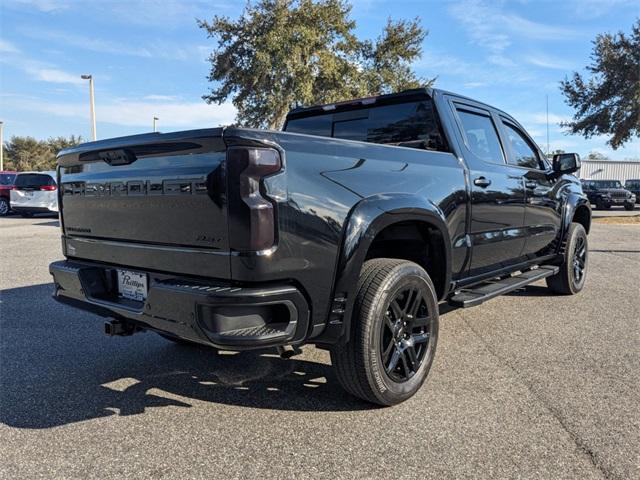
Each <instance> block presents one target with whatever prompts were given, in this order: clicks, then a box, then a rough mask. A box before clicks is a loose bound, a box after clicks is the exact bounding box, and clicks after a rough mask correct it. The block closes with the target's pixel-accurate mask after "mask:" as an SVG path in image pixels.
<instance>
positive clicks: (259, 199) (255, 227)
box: [227, 147, 282, 252]
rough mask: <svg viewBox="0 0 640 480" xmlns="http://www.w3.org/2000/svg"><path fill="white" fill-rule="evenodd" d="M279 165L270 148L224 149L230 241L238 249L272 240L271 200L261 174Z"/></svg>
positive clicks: (264, 246) (265, 244)
mask: <svg viewBox="0 0 640 480" xmlns="http://www.w3.org/2000/svg"><path fill="white" fill-rule="evenodd" d="M281 168H282V162H281V160H280V154H279V153H278V151H277V150H274V149H271V148H254V147H230V148H229V149H228V150H227V179H228V180H227V181H228V190H227V191H228V200H229V202H228V205H229V207H228V208H229V244H230V246H231V248H232V249H234V250H237V251H245V252H247V251H249V252H256V251H260V250H266V249H268V248H271V247H272V246H273V245H274V244H275V240H276V237H275V236H276V232H275V211H274V203H273V200H272V199H271V198H269V197H268V195H267V193H266V191H265V189H264V185H263V179H264V177H266V176H268V175H271V174H274V173H276V172H278V171H280V169H281Z"/></svg>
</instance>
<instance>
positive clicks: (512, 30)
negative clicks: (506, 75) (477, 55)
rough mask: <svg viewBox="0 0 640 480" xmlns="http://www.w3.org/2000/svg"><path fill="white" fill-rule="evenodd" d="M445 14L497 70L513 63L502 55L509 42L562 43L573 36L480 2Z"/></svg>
mask: <svg viewBox="0 0 640 480" xmlns="http://www.w3.org/2000/svg"><path fill="white" fill-rule="evenodd" d="M449 13H450V14H451V15H452V16H453V17H454V19H456V20H457V21H458V22H460V24H461V25H462V27H463V28H464V29H465V30H466V31H467V33H468V35H469V37H470V38H471V40H472V41H473V42H474V43H475V44H477V45H479V46H481V47H483V48H484V49H486V50H487V52H488V54H489V55H488V57H487V60H488V61H489V62H490V63H492V64H494V65H498V66H502V67H510V66H515V65H516V63H515V62H514V61H513V60H512V59H510V58H508V57H507V56H506V54H505V52H506V51H507V50H508V48H509V47H510V46H511V45H512V44H513V43H514V42H513V38H514V37H515V38H522V39H529V40H538V41H540V40H546V41H553V40H563V39H566V38H567V37H572V36H575V35H576V33H577V32H575V30H573V29H572V28H569V27H567V26H564V25H563V26H556V25H548V24H544V23H540V22H534V21H532V20H529V19H527V18H524V17H522V16H520V15H516V14H514V13H508V12H504V11H503V9H502V8H501V6H500V4H499V3H490V2H486V1H484V0H461V1H459V2H456V3H454V4H452V5H451V6H450V7H449Z"/></svg>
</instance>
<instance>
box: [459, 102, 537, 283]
mask: <svg viewBox="0 0 640 480" xmlns="http://www.w3.org/2000/svg"><path fill="white" fill-rule="evenodd" d="M451 105H452V107H453V109H454V112H455V116H456V121H457V123H458V126H459V132H457V133H458V135H457V136H458V137H459V140H460V141H461V142H460V143H462V147H461V149H462V150H463V152H464V157H465V160H466V161H467V166H468V168H469V181H470V183H471V185H470V190H471V221H470V228H469V238H470V241H471V248H472V251H471V264H470V272H469V274H470V276H476V275H482V274H484V273H487V272H491V271H494V270H498V269H501V268H504V267H508V266H509V265H511V264H514V263H517V262H518V261H519V260H520V256H521V252H522V250H523V248H524V244H525V232H524V216H525V192H524V179H523V172H522V170H521V169H520V168H517V167H513V166H511V165H509V164H507V162H506V154H505V149H504V147H503V145H502V143H501V141H500V136H499V134H498V129H497V122H498V121H499V119H497V118H496V116H495V115H493V114H492V113H491V112H490V111H489V110H487V109H485V108H482V107H481V106H479V105H475V104H473V103H471V102H469V103H467V102H466V101H463V102H459V101H458V100H454V101H452V102H451Z"/></svg>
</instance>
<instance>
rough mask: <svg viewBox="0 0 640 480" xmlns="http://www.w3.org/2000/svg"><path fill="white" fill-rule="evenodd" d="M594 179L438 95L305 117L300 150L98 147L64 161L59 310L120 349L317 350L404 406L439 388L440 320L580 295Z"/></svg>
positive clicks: (500, 122) (358, 103)
mask: <svg viewBox="0 0 640 480" xmlns="http://www.w3.org/2000/svg"><path fill="white" fill-rule="evenodd" d="M579 167H580V161H579V158H578V156H577V155H575V154H561V155H556V156H555V157H554V158H553V161H552V162H551V163H549V162H548V161H547V159H546V158H545V155H544V154H543V153H542V151H541V150H540V149H539V147H538V146H537V145H536V144H535V142H534V141H533V140H532V139H531V137H530V136H529V135H528V134H527V132H526V131H525V129H524V128H523V127H522V126H521V125H520V124H519V123H518V122H517V121H516V120H515V119H514V118H512V117H511V116H509V115H508V114H506V113H505V112H502V111H500V110H498V109H496V108H493V107H490V106H488V105H485V104H483V103H480V102H477V101H475V100H471V99H469V98H465V97H462V96H459V95H456V94H453V93H448V92H445V91H441V90H436V89H418V90H411V91H406V92H401V93H397V94H391V95H380V96H376V97H371V98H365V99H358V100H352V101H347V102H341V103H335V104H331V105H321V106H313V107H307V108H296V109H294V110H292V111H291V112H289V114H288V116H287V118H286V123H285V124H284V127H283V131H265V130H254V129H249V128H236V127H227V128H209V129H203V130H191V131H184V132H177V133H164V134H161V133H150V134H143V135H137V136H130V137H123V138H117V139H111V140H103V141H97V142H91V143H85V144H82V145H79V146H76V147H72V148H70V149H67V150H64V151H62V152H61V153H60V154H59V155H58V184H59V186H60V188H59V204H60V221H61V229H62V248H63V252H64V255H65V257H66V260H64V261H58V262H55V263H52V264H51V265H50V272H51V274H52V275H53V277H54V285H55V293H54V297H55V298H56V299H57V300H58V301H60V302H62V303H65V304H68V305H71V306H74V307H78V308H80V309H83V310H88V311H91V312H94V313H97V314H99V315H101V316H103V317H108V318H110V320H109V321H107V323H105V327H106V332H107V333H108V334H111V335H130V334H132V333H135V332H138V331H143V330H149V331H154V332H156V333H159V334H161V335H162V336H164V337H166V338H168V339H170V340H174V341H177V342H181V343H196V344H203V345H207V346H211V347H215V348H218V349H229V350H243V349H252V348H264V347H277V348H278V349H279V350H280V351H281V353H282V354H283V356H285V355H287V354H291V353H292V352H297V351H299V347H300V346H301V345H302V344H314V345H316V346H318V347H320V348H324V349H327V350H329V351H330V354H331V361H332V364H333V366H334V368H335V372H336V376H337V378H338V380H339V382H340V384H341V385H342V386H343V387H344V388H345V389H346V390H347V391H348V392H350V393H351V394H353V395H355V396H357V397H360V398H362V399H364V400H367V401H369V402H373V403H377V404H381V405H393V404H397V403H399V402H402V401H404V400H406V399H407V398H409V397H411V396H412V395H413V394H414V393H415V392H416V391H417V390H418V389H419V388H420V386H421V385H422V384H423V382H424V381H425V378H426V377H427V374H428V372H429V369H430V367H431V365H432V362H433V359H434V355H435V351H436V343H437V339H438V318H439V317H438V308H439V304H440V303H444V302H449V303H450V304H452V305H454V306H458V307H472V306H475V305H478V304H481V303H482V302H484V301H486V300H489V299H491V298H493V297H496V296H498V295H501V294H505V293H507V292H511V291H513V290H516V289H519V288H522V287H524V286H525V285H527V284H530V283H532V282H535V281H538V280H542V279H546V283H547V285H548V287H549V289H550V290H551V291H552V292H555V293H558V294H564V295H569V294H576V293H578V292H580V290H581V289H582V288H583V286H584V283H585V278H586V273H587V262H588V256H587V255H588V249H587V234H588V232H589V228H590V224H591V210H590V205H589V201H588V199H587V197H586V196H585V195H584V193H583V192H582V188H581V185H580V182H579V180H578V179H577V178H576V177H575V176H573V175H572V173H573V172H575V171H577V169H578V168H579ZM513 301H517V299H516V298H514V299H513ZM528 320H530V319H527V318H523V321H528Z"/></svg>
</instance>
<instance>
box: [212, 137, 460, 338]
mask: <svg viewBox="0 0 640 480" xmlns="http://www.w3.org/2000/svg"><path fill="white" fill-rule="evenodd" d="M225 141H226V142H227V144H228V145H232V144H235V143H238V144H247V143H251V142H255V143H257V144H261V145H272V146H276V147H277V148H279V149H280V150H281V154H282V155H283V157H284V158H283V160H284V169H285V174H284V175H276V176H275V177H273V179H272V182H271V183H270V182H269V180H267V187H268V189H269V190H270V192H271V191H272V190H275V191H277V192H286V193H284V195H282V198H280V199H279V200H278V210H277V211H278V216H279V218H278V228H279V237H278V244H277V248H276V249H275V250H274V251H273V252H271V254H270V255H269V256H252V257H249V256H237V257H234V258H233V259H232V267H231V270H232V277H233V278H234V280H242V281H251V280H252V279H255V278H260V279H261V280H268V279H274V280H275V279H282V278H287V277H289V278H291V279H294V280H295V281H298V282H300V283H301V284H302V286H303V287H304V290H305V291H306V292H307V294H308V295H309V297H310V298H309V299H310V301H311V304H312V316H313V323H314V324H315V326H316V330H319V329H321V328H322V327H323V326H324V325H325V323H326V321H327V318H328V313H329V306H330V302H331V299H332V289H333V285H334V282H335V279H336V277H337V276H338V275H339V273H340V272H339V269H340V268H342V267H344V265H341V264H340V259H341V258H343V257H344V255H345V252H343V251H342V250H343V249H344V247H345V242H346V241H347V239H346V238H345V234H346V229H347V227H348V224H349V220H350V219H352V218H353V215H354V213H353V212H356V211H357V209H358V205H362V204H367V205H368V206H370V205H374V206H373V210H371V209H370V208H369V209H368V211H369V212H373V213H372V216H373V217H376V216H382V215H384V214H385V213H386V212H387V211H388V210H389V209H393V208H396V207H398V208H402V210H403V212H404V213H406V211H407V208H409V209H411V208H413V209H415V214H416V215H419V211H420V210H421V202H426V204H428V205H427V206H426V207H427V208H429V210H431V211H433V212H436V214H437V215H438V216H439V217H440V218H441V219H442V221H443V223H444V224H445V225H446V227H445V228H446V229H447V231H448V236H450V238H451V239H454V238H459V237H463V236H464V231H465V221H466V190H465V174H464V169H463V167H462V165H461V164H460V162H459V160H458V159H457V158H456V157H455V156H454V155H453V154H447V153H438V152H429V151H425V150H418V149H412V148H402V147H391V146H384V145H375V144H367V143H363V142H353V141H348V140H340V139H333V138H325V137H315V136H310V135H302V134H294V133H285V132H265V131H258V130H249V129H228V130H227V131H225ZM271 196H273V195H271ZM400 198H401V199H402V200H401V201H399V200H398V199H400ZM416 199H421V201H417V200H416ZM376 211H377V214H376V213H375V212H376ZM374 219H375V218H371V219H369V220H370V221H373V220H374ZM366 227H367V225H362V232H365V231H367V229H366ZM463 250H464V251H462V250H461V251H460V252H459V253H460V254H459V255H454V261H453V265H455V267H454V268H455V269H457V270H461V269H462V268H463V265H464V262H465V254H466V248H464V249H463Z"/></svg>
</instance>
